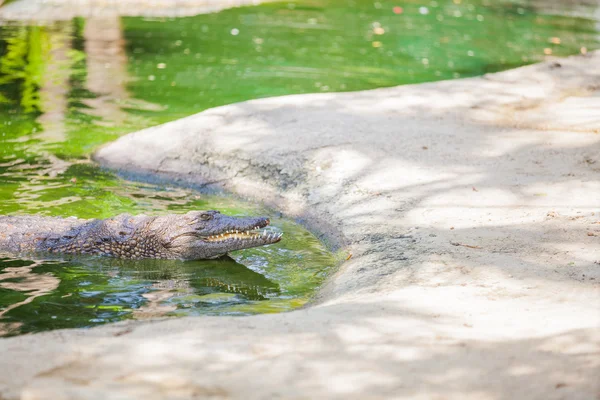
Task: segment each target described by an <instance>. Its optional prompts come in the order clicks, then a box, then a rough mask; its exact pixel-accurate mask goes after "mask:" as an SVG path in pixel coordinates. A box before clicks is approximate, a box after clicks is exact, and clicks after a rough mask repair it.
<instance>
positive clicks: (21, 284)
mask: <svg viewBox="0 0 600 400" xmlns="http://www.w3.org/2000/svg"><path fill="white" fill-rule="evenodd" d="M2 262H7V261H6V260H2V259H1V258H0V263H2ZM7 263H8V262H7ZM39 263H40V261H34V262H32V263H31V264H29V265H19V266H14V267H10V266H8V267H6V268H3V269H2V270H1V271H2V273H0V288H2V289H5V290H11V291H16V292H21V293H23V294H26V296H27V297H25V298H24V299H23V300H21V301H17V302H14V303H12V304H9V305H6V306H5V307H3V308H0V319H2V316H3V315H4V314H6V313H7V312H9V311H10V310H12V309H15V308H17V307H21V306H23V305H25V304H29V303H31V302H32V301H33V300H34V299H35V298H36V297H39V296H43V295H45V294H48V293H50V292H51V291H53V290H55V289H56V288H57V287H58V285H59V283H60V282H59V280H58V279H57V278H55V277H54V276H52V275H49V274H43V275H38V274H33V273H31V271H32V270H33V269H34V268H35V267H37V266H38V265H39ZM0 293H1V292H0ZM0 305H2V303H0ZM22 325H23V322H22V321H19V322H13V323H3V322H0V336H4V335H7V334H9V333H10V332H12V331H15V330H17V329H18V328H20V327H21V326H22Z"/></svg>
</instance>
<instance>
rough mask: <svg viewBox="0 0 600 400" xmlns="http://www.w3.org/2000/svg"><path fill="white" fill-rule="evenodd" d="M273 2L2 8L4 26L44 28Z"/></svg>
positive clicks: (166, 0) (18, 4)
mask: <svg viewBox="0 0 600 400" xmlns="http://www.w3.org/2000/svg"><path fill="white" fill-rule="evenodd" d="M269 1H275V0H17V1H14V2H11V3H8V4H6V5H4V6H2V8H0V24H2V23H4V22H5V21H29V22H30V23H34V24H44V23H47V22H52V21H68V20H70V19H73V18H75V17H83V18H90V17H94V18H105V17H112V16H115V15H120V16H130V17H134V16H143V17H185V16H191V15H197V14H207V13H211V12H217V11H221V10H224V9H227V8H232V7H240V6H247V5H256V4H259V3H266V2H269ZM1 4H2V0H0V5H1Z"/></svg>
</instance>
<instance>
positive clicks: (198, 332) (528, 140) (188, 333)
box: [0, 52, 600, 400]
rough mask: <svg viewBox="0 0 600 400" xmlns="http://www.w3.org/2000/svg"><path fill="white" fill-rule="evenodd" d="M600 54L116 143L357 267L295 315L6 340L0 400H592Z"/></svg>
mask: <svg viewBox="0 0 600 400" xmlns="http://www.w3.org/2000/svg"><path fill="white" fill-rule="evenodd" d="M599 66H600V52H597V53H593V54H588V55H587V56H579V57H573V58H569V59H564V60H556V61H550V62H547V63H543V64H538V65H534V66H529V67H524V68H519V69H516V70H512V71H507V72H503V73H498V74H492V75H487V76H484V77H481V78H473V79H462V80H455V81H446V82H438V83H431V84H422V85H413V86H401V87H396V88H389V89H378V90H373V91H366V92H358V93H343V94H315V95H302V96H286V97H280V98H272V99H263V100H257V101H250V102H245V103H240V104H233V105H229V106H225V107H220V108H216V109H211V110H208V111H206V112H203V113H200V114H197V115H194V116H191V117H189V118H185V119H182V120H179V121H175V122H172V123H168V124H165V125H162V126H159V127H156V128H152V129H147V130H144V131H141V132H137V133H134V134H131V135H128V136H125V137H123V138H121V139H120V140H118V141H116V142H115V143H113V144H110V145H108V146H107V147H105V148H103V149H102V150H100V151H99V152H98V153H97V154H96V159H97V160H98V161H100V162H101V163H102V164H104V165H107V166H110V167H112V168H117V169H122V170H127V171H132V172H137V173H141V174H148V173H150V174H153V175H159V176H161V177H164V178H168V179H174V180H177V181H180V182H181V183H195V184H202V183H206V182H211V183H212V184H213V185H217V186H220V187H222V188H224V189H227V190H230V191H233V192H236V193H238V194H240V195H242V196H248V197H251V198H254V199H259V200H261V201H264V202H265V203H267V204H269V205H271V206H272V207H274V208H276V209H278V210H281V211H283V213H284V214H285V215H287V216H289V217H292V218H297V219H299V220H300V221H302V222H303V223H304V224H306V225H307V226H308V227H310V228H311V229H312V230H313V231H315V232H317V233H318V234H320V235H321V236H322V237H323V239H324V240H326V241H327V242H329V243H330V245H331V246H332V247H334V248H337V249H338V251H341V252H344V253H345V254H348V256H350V255H351V258H349V260H347V261H346V262H344V263H343V265H342V266H341V267H340V269H339V271H338V272H337V273H336V274H335V275H333V276H332V277H331V278H330V279H329V280H328V281H327V283H326V285H325V286H324V287H323V288H322V290H321V291H320V292H319V295H318V298H317V299H316V300H315V302H314V303H313V304H312V305H311V306H310V307H307V308H305V309H302V310H298V311H295V312H290V313H286V314H274V315H261V316H254V317H240V318H229V317H208V318H182V319H169V320H161V321H150V322H148V321H146V322H130V323H120V324H116V325H109V326H104V327H100V328H96V329H91V330H69V331H55V332H48V333H42V334H36V335H30V336H21V337H15V338H9V339H3V340H0V354H2V357H0V371H1V373H0V398H3V399H14V398H19V396H22V398H24V399H48V398H52V399H109V398H110V399H138V398H144V399H161V398H169V399H188V398H215V399H225V398H239V399H259V398H285V399H319V398H331V399H336V398H340V399H348V398H353V399H378V398H395V399H402V398H410V399H478V400H479V399H484V400H485V399H515V398H527V399H598V398H600V397H599V396H600V380H598V376H600V265H599V263H600V223H599V222H600V218H599V216H600V135H599V132H600V68H599Z"/></svg>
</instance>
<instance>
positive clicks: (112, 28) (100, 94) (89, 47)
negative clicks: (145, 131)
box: [83, 15, 129, 125]
mask: <svg viewBox="0 0 600 400" xmlns="http://www.w3.org/2000/svg"><path fill="white" fill-rule="evenodd" d="M83 38H84V43H85V44H84V46H85V47H84V49H85V54H86V65H87V80H86V86H87V88H88V90H89V91H90V92H92V93H94V94H95V95H96V97H93V98H89V99H85V100H84V101H83V102H84V104H86V105H87V106H89V107H90V109H89V110H86V113H88V114H90V115H94V116H97V117H100V118H99V120H98V121H97V123H99V124H108V125H117V124H122V123H123V122H124V121H125V119H126V113H125V111H123V110H122V109H121V107H120V105H119V104H120V103H123V102H124V100H126V99H127V98H128V97H129V95H128V93H127V90H126V89H125V85H126V84H127V55H126V54H125V49H124V43H125V41H124V39H123V32H122V27H121V19H120V18H119V17H118V16H116V15H113V16H106V17H90V18H87V19H86V21H85V27H84V31H83Z"/></svg>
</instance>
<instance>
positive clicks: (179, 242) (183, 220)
mask: <svg viewBox="0 0 600 400" xmlns="http://www.w3.org/2000/svg"><path fill="white" fill-rule="evenodd" d="M267 225H269V219H268V218H262V217H257V218H254V217H249V218H237V217H230V216H226V215H223V214H221V213H220V212H218V211H190V212H188V213H187V214H172V215H164V216H158V217H152V216H146V215H137V216H131V215H128V214H121V215H117V216H116V217H113V218H108V219H87V220H84V219H78V218H74V217H71V218H57V217H41V216H0V251H2V250H3V251H8V252H11V253H19V254H22V253H53V254H92V255H103V256H109V257H119V258H129V259H142V258H165V259H181V260H199V259H210V258H217V257H220V256H222V255H224V254H226V253H228V252H229V251H233V250H241V249H247V248H251V247H256V246H263V245H267V244H272V243H276V242H278V241H279V240H280V239H281V234H275V233H271V234H269V233H267V232H265V231H262V232H261V231H259V230H260V229H261V228H264V227H266V226H267Z"/></svg>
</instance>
